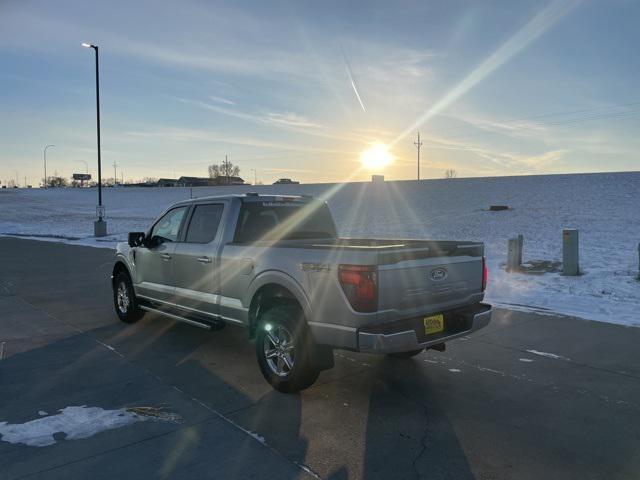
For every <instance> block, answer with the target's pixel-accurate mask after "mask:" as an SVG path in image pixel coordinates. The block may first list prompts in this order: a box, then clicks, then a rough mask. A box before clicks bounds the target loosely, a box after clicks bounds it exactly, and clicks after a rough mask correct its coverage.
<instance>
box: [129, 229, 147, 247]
mask: <svg viewBox="0 0 640 480" xmlns="http://www.w3.org/2000/svg"><path fill="white" fill-rule="evenodd" d="M145 239H146V236H145V234H144V232H129V246H130V247H139V246H140V245H144V241H145Z"/></svg>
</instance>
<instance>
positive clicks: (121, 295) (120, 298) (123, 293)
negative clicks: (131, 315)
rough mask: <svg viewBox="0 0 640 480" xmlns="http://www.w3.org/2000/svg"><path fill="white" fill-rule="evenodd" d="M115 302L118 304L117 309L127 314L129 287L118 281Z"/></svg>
mask: <svg viewBox="0 0 640 480" xmlns="http://www.w3.org/2000/svg"><path fill="white" fill-rule="evenodd" d="M116 302H117V304H118V310H120V313H122V314H123V315H126V314H127V310H129V303H130V300H129V289H128V288H127V285H126V284H125V283H124V282H120V283H119V284H118V292H117V293H116Z"/></svg>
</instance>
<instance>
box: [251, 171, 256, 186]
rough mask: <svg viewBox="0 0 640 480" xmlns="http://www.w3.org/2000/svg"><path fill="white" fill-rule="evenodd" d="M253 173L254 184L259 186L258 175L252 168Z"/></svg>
mask: <svg viewBox="0 0 640 480" xmlns="http://www.w3.org/2000/svg"><path fill="white" fill-rule="evenodd" d="M251 170H252V171H253V184H254V185H257V184H258V174H257V173H256V169H255V168H252V169H251Z"/></svg>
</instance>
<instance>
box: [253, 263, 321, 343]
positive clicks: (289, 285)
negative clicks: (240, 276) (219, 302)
mask: <svg viewBox="0 0 640 480" xmlns="http://www.w3.org/2000/svg"><path fill="white" fill-rule="evenodd" d="M252 286H253V288H252V289H250V295H249V298H250V300H249V302H248V303H249V314H248V320H249V336H250V337H251V338H254V337H255V330H256V325H257V323H258V319H259V318H260V314H261V312H264V311H265V310H266V309H267V308H269V307H271V306H273V305H278V304H289V305H296V306H298V307H299V308H300V309H301V310H302V313H303V314H304V317H305V319H306V320H307V321H308V320H309V318H310V316H311V307H310V305H309V301H308V299H307V297H306V295H305V294H304V291H303V290H302V287H301V286H300V285H299V284H298V283H297V282H295V280H294V279H292V278H290V277H288V276H287V275H285V274H282V273H279V272H272V273H271V274H267V275H262V276H260V277H259V278H257V279H256V281H254V285H252Z"/></svg>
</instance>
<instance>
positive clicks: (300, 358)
mask: <svg viewBox="0 0 640 480" xmlns="http://www.w3.org/2000/svg"><path fill="white" fill-rule="evenodd" d="M308 342H309V338H308V333H307V329H306V323H305V321H304V318H303V316H302V314H301V312H300V309H299V308H297V307H296V306H293V305H276V306H274V307H271V308H269V309H268V310H267V311H266V312H264V313H263V314H262V315H261V316H260V322H259V324H258V328H257V331H256V356H257V358H258V364H259V365H260V370H261V371H262V375H264V378H265V379H266V380H267V382H269V383H270V384H271V385H272V386H273V388H275V389H276V390H279V391H280V392H285V393H291V392H299V391H300V390H304V389H305V388H307V387H309V386H311V385H312V384H313V382H315V381H316V379H317V378H318V374H319V370H318V369H317V368H315V367H314V366H313V364H312V362H311V358H310V348H309V343H308Z"/></svg>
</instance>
